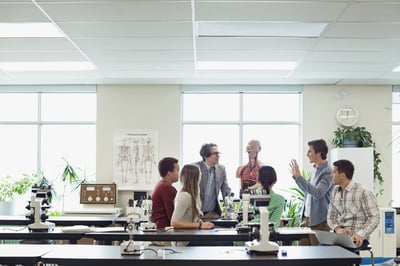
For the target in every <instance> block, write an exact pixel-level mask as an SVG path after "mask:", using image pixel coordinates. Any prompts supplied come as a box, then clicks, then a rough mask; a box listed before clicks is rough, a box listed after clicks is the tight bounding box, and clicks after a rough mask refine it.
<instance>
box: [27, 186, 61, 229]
mask: <svg viewBox="0 0 400 266" xmlns="http://www.w3.org/2000/svg"><path fill="white" fill-rule="evenodd" d="M50 197H51V187H37V186H34V187H32V195H31V200H30V201H29V204H28V206H26V209H27V210H29V211H30V213H29V214H28V215H26V217H27V218H28V219H29V220H31V221H32V222H33V223H31V224H29V225H28V229H29V231H31V232H52V231H53V230H54V227H55V224H54V223H51V222H49V221H46V220H47V219H48V218H49V216H48V215H47V214H46V210H47V209H49V208H50V207H51V206H50V204H49V198H50Z"/></svg>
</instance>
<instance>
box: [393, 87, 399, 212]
mask: <svg viewBox="0 0 400 266" xmlns="http://www.w3.org/2000/svg"><path fill="white" fill-rule="evenodd" d="M392 121H393V123H392V139H393V141H392V197H393V206H396V207H398V206H400V195H399V193H398V190H397V188H398V187H399V186H400V166H399V162H400V88H397V89H394V90H393V104H392Z"/></svg>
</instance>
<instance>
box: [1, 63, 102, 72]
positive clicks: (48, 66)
mask: <svg viewBox="0 0 400 266" xmlns="http://www.w3.org/2000/svg"><path fill="white" fill-rule="evenodd" d="M0 69H1V70H3V71H90V70H95V69H96V67H95V66H94V65H93V64H92V63H90V62H86V61H80V62H79V61H78V62H0Z"/></svg>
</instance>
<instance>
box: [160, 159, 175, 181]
mask: <svg viewBox="0 0 400 266" xmlns="http://www.w3.org/2000/svg"><path fill="white" fill-rule="evenodd" d="M177 163H178V159H175V158H173V157H165V158H163V159H161V160H160V161H159V162H158V172H159V173H160V176H162V177H165V176H167V174H168V172H173V171H174V169H175V164H177Z"/></svg>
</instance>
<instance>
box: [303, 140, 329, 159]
mask: <svg viewBox="0 0 400 266" xmlns="http://www.w3.org/2000/svg"><path fill="white" fill-rule="evenodd" d="M307 144H308V146H312V147H313V148H314V151H315V153H321V158H322V159H323V160H326V155H327V154H328V146H327V145H326V142H325V140H323V139H316V140H311V141H309V142H308V143H307Z"/></svg>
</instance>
